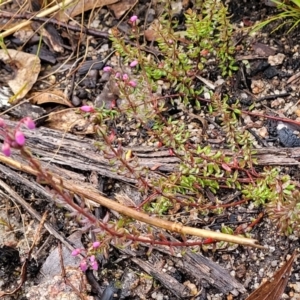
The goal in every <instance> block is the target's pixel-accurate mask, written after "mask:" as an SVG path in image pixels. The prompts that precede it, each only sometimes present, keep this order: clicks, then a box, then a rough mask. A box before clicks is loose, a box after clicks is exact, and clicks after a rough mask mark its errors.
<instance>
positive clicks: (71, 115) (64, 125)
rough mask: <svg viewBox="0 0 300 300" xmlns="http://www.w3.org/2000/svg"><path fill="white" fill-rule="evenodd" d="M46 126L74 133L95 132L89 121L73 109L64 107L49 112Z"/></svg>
mask: <svg viewBox="0 0 300 300" xmlns="http://www.w3.org/2000/svg"><path fill="white" fill-rule="evenodd" d="M48 127H49V128H51V129H57V130H61V131H64V132H72V133H75V134H93V133H95V130H94V126H93V125H92V124H91V122H90V121H89V120H88V119H85V118H84V117H83V116H82V115H81V114H79V113H77V112H76V110H74V109H66V110H62V111H59V112H55V113H51V114H49V117H48Z"/></svg>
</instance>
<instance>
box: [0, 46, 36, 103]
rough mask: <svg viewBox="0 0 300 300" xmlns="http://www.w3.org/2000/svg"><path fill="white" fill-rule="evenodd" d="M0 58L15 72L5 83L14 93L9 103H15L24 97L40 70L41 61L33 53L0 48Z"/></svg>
mask: <svg viewBox="0 0 300 300" xmlns="http://www.w3.org/2000/svg"><path fill="white" fill-rule="evenodd" d="M0 60H2V61H3V62H4V63H5V64H7V65H9V66H10V67H11V68H12V69H13V70H14V72H15V76H14V78H13V79H11V80H8V81H7V84H8V86H9V87H10V88H11V90H12V91H13V93H14V96H13V97H12V99H10V101H9V102H10V103H12V104H16V103H17V102H18V100H21V99H22V98H24V97H25V96H26V95H27V93H28V92H29V91H30V90H31V88H32V86H33V85H34V83H35V82H36V80H37V78H38V75H39V73H40V70H41V61H40V59H39V58H38V57H37V56H36V55H34V54H29V53H25V52H22V51H17V50H14V49H5V50H0Z"/></svg>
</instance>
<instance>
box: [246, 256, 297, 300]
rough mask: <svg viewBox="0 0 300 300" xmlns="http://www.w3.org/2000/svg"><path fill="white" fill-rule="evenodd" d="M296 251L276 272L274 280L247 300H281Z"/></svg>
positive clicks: (263, 285)
mask: <svg viewBox="0 0 300 300" xmlns="http://www.w3.org/2000/svg"><path fill="white" fill-rule="evenodd" d="M295 256H296V251H294V253H293V254H292V256H291V258H290V259H289V260H288V261H287V262H286V263H285V264H284V265H283V266H282V267H281V268H280V269H279V270H278V271H277V272H276V274H275V275H274V277H273V280H271V281H270V280H268V281H266V282H265V283H263V284H262V285H261V286H260V287H259V288H258V289H257V290H256V291H254V292H253V293H252V294H251V295H250V296H249V297H248V298H247V299H246V300H280V298H281V296H282V294H283V292H284V289H285V287H286V285H287V282H288V280H289V276H290V273H291V269H292V265H293V262H294V259H295Z"/></svg>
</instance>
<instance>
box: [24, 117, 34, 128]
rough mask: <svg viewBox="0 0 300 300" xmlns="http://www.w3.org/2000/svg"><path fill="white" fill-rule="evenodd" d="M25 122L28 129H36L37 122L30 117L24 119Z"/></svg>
mask: <svg viewBox="0 0 300 300" xmlns="http://www.w3.org/2000/svg"><path fill="white" fill-rule="evenodd" d="M23 123H24V124H25V126H26V127H27V128H28V129H35V124H34V122H33V120H32V119H31V118H30V117H26V118H24V119H23Z"/></svg>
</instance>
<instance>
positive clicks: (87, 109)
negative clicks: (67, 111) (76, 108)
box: [80, 105, 95, 112]
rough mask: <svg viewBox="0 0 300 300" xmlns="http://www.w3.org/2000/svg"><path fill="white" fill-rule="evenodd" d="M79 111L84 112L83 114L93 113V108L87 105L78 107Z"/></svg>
mask: <svg viewBox="0 0 300 300" xmlns="http://www.w3.org/2000/svg"><path fill="white" fill-rule="evenodd" d="M80 110H82V111H84V112H94V111H95V110H94V108H93V107H92V106H89V105H83V106H81V107H80Z"/></svg>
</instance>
